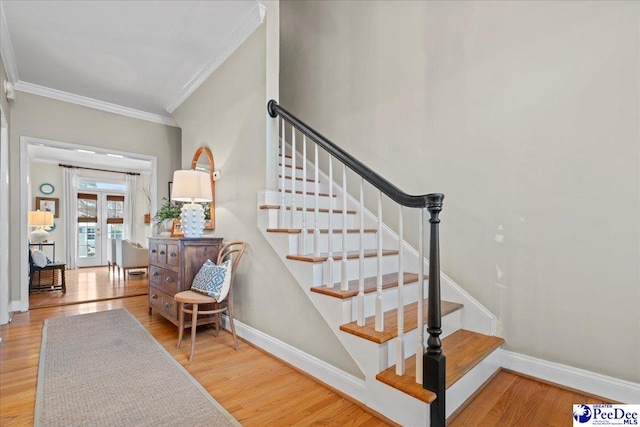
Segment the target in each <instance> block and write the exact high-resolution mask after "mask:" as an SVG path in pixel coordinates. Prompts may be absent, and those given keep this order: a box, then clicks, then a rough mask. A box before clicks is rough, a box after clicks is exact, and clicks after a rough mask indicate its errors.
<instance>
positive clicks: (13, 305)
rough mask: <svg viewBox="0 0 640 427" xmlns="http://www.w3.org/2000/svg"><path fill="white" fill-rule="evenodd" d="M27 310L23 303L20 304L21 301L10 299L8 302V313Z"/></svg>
mask: <svg viewBox="0 0 640 427" xmlns="http://www.w3.org/2000/svg"><path fill="white" fill-rule="evenodd" d="M27 310H29V309H28V308H27V307H26V306H25V305H24V304H22V301H11V302H10V303H9V313H18V312H20V311H27Z"/></svg>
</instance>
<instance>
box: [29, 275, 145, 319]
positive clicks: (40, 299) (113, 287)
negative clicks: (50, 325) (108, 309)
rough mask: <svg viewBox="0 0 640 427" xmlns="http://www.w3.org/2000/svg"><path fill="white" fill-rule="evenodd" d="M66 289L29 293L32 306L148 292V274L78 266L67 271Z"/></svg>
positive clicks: (107, 298)
mask: <svg viewBox="0 0 640 427" xmlns="http://www.w3.org/2000/svg"><path fill="white" fill-rule="evenodd" d="M66 279H67V280H66V285H67V293H65V294H63V293H62V292H61V291H51V292H38V293H32V294H31V295H30V296H29V307H30V308H32V309H33V308H41V307H53V306H58V305H68V304H78V303H81V302H94V301H104V300H109V299H114V298H122V297H130V296H137V295H147V293H148V289H149V281H148V276H147V274H146V273H145V274H140V275H136V274H127V276H126V280H125V275H124V272H121V273H120V275H118V274H117V272H116V273H113V272H109V269H108V268H107V267H91V268H78V269H76V270H67V271H66Z"/></svg>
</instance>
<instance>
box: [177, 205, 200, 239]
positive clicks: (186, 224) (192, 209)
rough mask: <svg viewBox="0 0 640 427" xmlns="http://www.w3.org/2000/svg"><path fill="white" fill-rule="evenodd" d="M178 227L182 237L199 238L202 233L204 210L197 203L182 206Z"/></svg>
mask: <svg viewBox="0 0 640 427" xmlns="http://www.w3.org/2000/svg"><path fill="white" fill-rule="evenodd" d="M180 225H181V226H182V232H183V233H184V237H200V236H202V232H203V231H204V209H203V208H202V205H199V204H197V203H185V204H184V205H182V211H181V214H180Z"/></svg>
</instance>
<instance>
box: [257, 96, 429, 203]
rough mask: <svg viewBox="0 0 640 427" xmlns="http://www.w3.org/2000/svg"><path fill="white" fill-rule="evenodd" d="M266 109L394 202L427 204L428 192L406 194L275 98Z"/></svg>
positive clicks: (272, 115)
mask: <svg viewBox="0 0 640 427" xmlns="http://www.w3.org/2000/svg"><path fill="white" fill-rule="evenodd" d="M267 111H268V112H269V115H270V116H271V117H277V116H278V115H280V116H282V117H283V118H284V119H286V120H287V122H289V123H290V124H291V125H292V126H293V127H295V128H296V129H298V130H299V131H300V132H302V133H303V134H305V135H306V136H307V137H309V138H311V139H312V140H314V141H315V142H316V143H317V144H318V145H319V146H320V147H322V148H324V149H325V150H326V151H327V152H328V153H329V154H331V155H332V156H333V157H335V158H336V159H338V160H339V161H341V162H342V163H344V164H345V165H347V167H348V168H349V169H351V170H352V171H354V172H355V173H357V174H358V175H360V176H361V177H362V178H364V179H365V180H366V181H367V182H369V183H370V184H371V185H373V186H374V187H376V188H377V189H378V190H380V191H382V192H383V193H384V194H386V195H387V196H389V198H390V199H392V200H394V201H395V202H396V203H398V204H400V205H402V206H407V207H409V208H426V207H427V205H428V201H427V198H428V196H429V195H428V194H424V195H419V196H414V195H411V194H407V193H405V192H404V191H402V190H400V189H399V188H398V187H396V186H395V185H393V184H392V183H390V182H389V181H387V180H386V179H385V178H383V177H382V176H380V175H379V174H377V173H376V172H374V171H373V170H372V169H371V168H369V166H367V165H365V164H364V163H362V162H361V161H360V160H358V159H356V158H355V157H353V156H352V155H351V154H349V153H347V152H346V151H344V150H343V149H342V148H340V147H338V146H337V145H336V144H334V143H333V142H331V141H330V140H329V139H327V138H326V137H325V136H323V135H322V134H320V132H318V131H316V130H315V129H313V128H311V127H310V126H308V125H307V124H306V123H304V122H303V121H301V120H300V119H298V118H297V117H296V116H294V115H293V114H291V113H290V112H288V111H287V110H285V109H284V108H282V107H281V106H280V105H278V103H277V102H276V101H275V100H273V99H272V100H271V101H269V103H268V104H267Z"/></svg>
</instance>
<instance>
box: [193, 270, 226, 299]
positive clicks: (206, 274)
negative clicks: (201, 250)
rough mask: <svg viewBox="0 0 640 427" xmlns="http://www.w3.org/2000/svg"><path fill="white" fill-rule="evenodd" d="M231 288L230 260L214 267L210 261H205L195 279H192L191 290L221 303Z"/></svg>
mask: <svg viewBox="0 0 640 427" xmlns="http://www.w3.org/2000/svg"><path fill="white" fill-rule="evenodd" d="M230 287H231V260H227V261H225V262H223V263H222V264H220V265H216V264H215V263H213V262H212V261H211V260H207V262H205V263H204V264H203V265H202V267H201V268H200V271H198V274H196V277H194V278H193V283H192V284H191V290H192V291H196V292H201V293H203V294H205V295H209V296H210V297H212V298H214V299H215V300H216V301H218V302H221V301H223V300H224V299H225V298H226V297H227V294H228V293H229V288H230Z"/></svg>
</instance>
